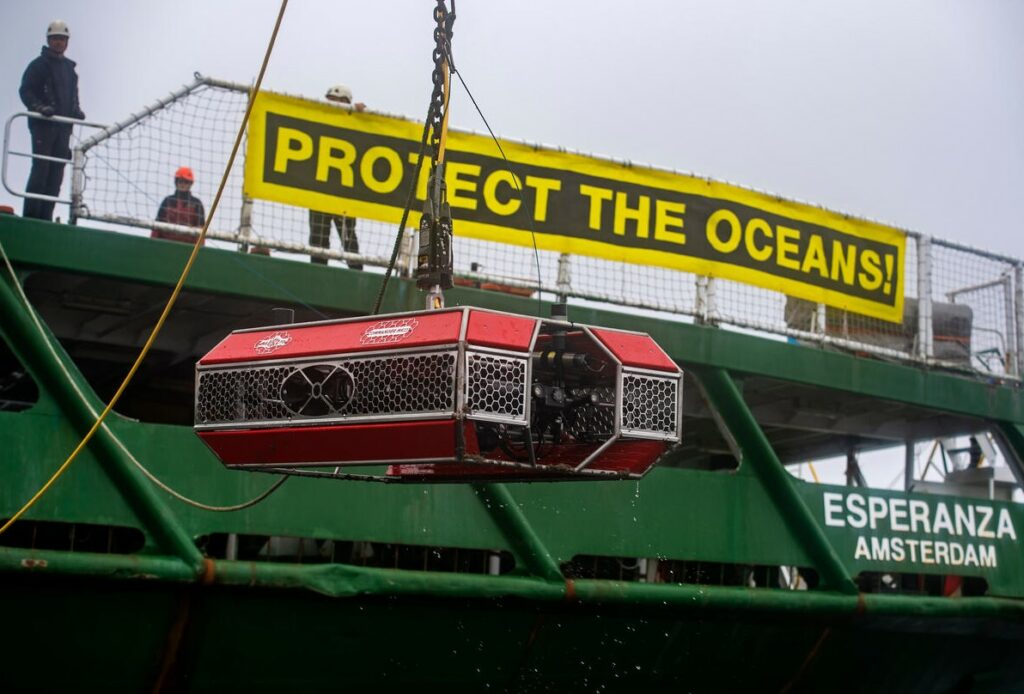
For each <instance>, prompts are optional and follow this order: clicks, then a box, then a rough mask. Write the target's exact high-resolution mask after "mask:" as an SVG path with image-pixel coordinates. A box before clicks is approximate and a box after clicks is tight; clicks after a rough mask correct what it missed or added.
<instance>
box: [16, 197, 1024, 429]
mask: <svg viewBox="0 0 1024 694" xmlns="http://www.w3.org/2000/svg"><path fill="white" fill-rule="evenodd" d="M0 241H2V242H3V243H4V245H5V247H6V248H7V251H8V254H9V255H10V256H11V258H12V259H13V260H15V261H16V262H18V263H20V264H24V265H30V266H37V267H41V268H53V269H57V270H63V271H68V272H75V273H85V274H95V275H101V276H105V277H113V278H120V279H124V280H129V281H135V282H145V283H155V284H163V285H168V286H170V285H172V284H173V283H174V282H175V281H176V280H177V277H178V273H179V272H180V271H181V268H182V266H183V265H184V262H185V258H186V256H187V253H188V247H187V246H186V245H185V244H179V243H174V242H170V241H166V242H161V241H154V240H151V239H148V238H142V237H138V236H130V235H127V234H121V233H112V232H107V231H96V230H91V229H87V228H84V227H67V226H62V225H57V224H50V223H47V222H40V221H36V220H25V219H20V218H17V217H14V216H10V215H8V216H3V217H0ZM226 278H230V280H231V284H229V285H228V284H225V282H226ZM380 282H381V276H380V275H379V274H376V273H372V272H356V271H352V270H345V269H339V268H329V267H320V266H311V265H310V264H309V263H297V262H294V261H290V260H285V259H280V258H266V257H261V256H254V255H242V254H240V253H237V252H234V251H227V250H220V249H214V248H204V249H203V251H202V252H201V254H200V256H199V261H198V262H197V264H196V266H195V269H194V270H193V273H192V275H191V277H190V278H189V282H188V285H187V286H188V288H190V289H194V290H199V291H209V292H216V293H220V294H232V295H240V296H251V297H255V298H261V299H266V300H272V301H281V302H285V303H300V302H301V303H305V304H309V305H313V306H318V307H321V308H323V309H327V310H328V311H333V312H336V313H337V314H339V315H342V314H360V313H366V312H368V311H369V310H370V308H371V306H372V303H373V299H374V298H375V297H376V294H377V289H378V288H379V286H380ZM448 303H449V305H453V306H454V305H464V304H473V305H478V306H483V307H487V308H493V309H497V310H503V311H510V312H513V313H520V314H524V315H537V314H538V311H540V312H546V310H547V307H548V304H546V303H539V302H538V301H536V300H535V299H529V298H523V297H515V296H511V295H507V294H502V293H500V292H490V291H481V290H476V289H465V288H457V289H455V290H452V291H451V292H450V293H449V295H448ZM421 308H422V299H421V297H420V294H419V293H418V292H417V291H416V289H415V286H414V283H412V282H409V281H407V280H394V281H393V283H392V286H391V287H390V288H389V289H388V293H387V298H386V301H385V304H384V306H383V308H382V311H383V312H396V311H406V310H412V309H417V310H418V309H421ZM571 314H572V315H571V318H572V319H573V320H575V321H577V322H581V323H590V324H595V325H606V326H608V327H614V328H623V329H630V330H640V331H645V332H649V333H650V334H651V335H652V336H653V337H654V338H655V339H656V340H658V342H659V343H660V344H661V345H662V347H664V348H665V350H666V351H667V352H668V353H669V354H670V355H671V356H672V358H673V359H675V360H676V361H679V362H680V363H683V364H685V365H696V366H711V367H719V368H723V369H726V370H728V371H731V372H734V373H740V372H745V373H752V374H761V375H764V376H768V377H773V378H779V379H782V380H788V381H793V382H797V383H804V384H808V385H814V386H820V387H824V388H833V389H837V390H845V391H851V392H857V393H862V394H864V395H866V396H870V397H878V398H884V399H888V400H893V401H898V402H905V403H909V404H912V405H918V406H921V407H927V408H934V409H936V410H946V411H949V412H956V413H960V414H964V415H969V416H976V417H984V418H988V419H991V418H998V419H1001V420H1005V421H1009V422H1016V423H1018V424H1024V398H1022V397H1021V391H1020V388H1019V387H1018V386H1017V385H1015V384H1012V383H999V382H983V381H982V380H981V379H980V378H976V377H970V376H967V375H961V374H954V373H943V372H940V371H934V370H926V369H922V368H920V367H916V366H913V365H901V364H892V363H887V362H884V361H881V360H878V359H871V358H861V357H855V356H852V355H849V354H843V353H839V352H830V351H826V350H822V349H817V348H814V347H802V346H798V345H792V344H787V343H784V342H777V341H773V340H766V339H763V338H759V337H755V336H751V335H743V334H739V333H736V332H733V331H729V330H721V329H718V328H711V327H705V326H698V325H690V324H686V323H681V322H676V321H671V320H661V319H654V318H649V317H646V316H641V315H636V314H635V313H633V314H629V313H617V312H612V311H606V310H598V309H594V308H589V307H578V306H573V307H572V309H571Z"/></svg>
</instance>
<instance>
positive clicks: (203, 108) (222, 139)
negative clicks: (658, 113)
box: [78, 78, 1021, 376]
mask: <svg viewBox="0 0 1024 694" xmlns="http://www.w3.org/2000/svg"><path fill="white" fill-rule="evenodd" d="M247 99H248V91H247V89H246V88H245V87H243V86H239V85H229V84H226V83H221V82H216V81H213V80H208V79H205V78H198V79H197V81H196V82H195V83H194V84H192V85H190V86H189V87H186V88H183V89H182V90H179V91H178V92H176V93H175V94H172V95H171V96H170V97H169V98H166V99H163V100H161V101H160V102H159V103H158V104H156V105H154V106H153V107H150V108H149V109H146V110H145V111H144V112H142V113H140V114H136V115H134V116H132V117H131V118H130V119H128V120H127V121H125V122H124V123H122V124H119V125H117V126H113V127H112V128H110V129H108V131H106V132H105V133H101V135H100V136H97V137H96V138H94V139H93V140H91V141H86V142H85V143H82V144H80V145H79V146H80V147H81V148H82V150H83V151H84V155H85V157H84V186H83V188H82V189H81V190H80V191H79V193H80V196H81V197H80V199H81V206H80V207H79V208H78V216H79V217H82V218H89V219H94V220H99V221H105V222H111V223H115V224H121V225H127V226H132V227H136V228H142V229H148V228H150V227H152V226H153V221H152V220H153V219H154V218H155V216H156V211H157V209H158V207H159V205H160V202H161V200H162V199H163V197H164V196H166V195H170V194H171V193H172V192H173V190H174V183H173V176H174V171H175V170H176V169H177V168H178V167H181V166H188V167H190V168H191V169H192V170H193V172H194V173H195V178H196V181H195V184H194V186H193V190H192V192H193V194H195V195H196V196H197V197H199V199H200V200H202V201H203V202H204V204H206V205H207V211H209V209H208V206H209V204H210V203H211V202H212V200H213V196H214V192H215V190H216V187H217V184H218V183H219V181H220V176H221V175H222V172H223V170H224V168H225V167H226V165H227V160H228V156H229V153H230V151H231V147H232V144H233V142H234V138H235V134H236V132H237V128H238V125H239V123H240V122H241V119H242V118H243V116H244V113H245V107H246V102H247ZM243 152H244V146H243ZM243 171H244V165H243V161H242V156H240V157H239V160H238V161H236V164H235V166H234V168H233V170H232V172H231V175H230V178H229V181H228V187H227V189H226V191H225V195H224V198H223V199H222V201H221V204H220V209H219V210H218V212H217V216H216V218H215V219H214V220H213V223H212V224H211V227H210V237H211V239H212V240H211V242H210V244H211V245H213V246H219V247H225V248H238V249H240V250H246V249H247V250H249V251H250V252H252V251H257V252H273V254H274V255H275V256H276V257H286V258H291V259H294V260H298V261H303V262H308V260H309V259H310V257H311V256H317V257H319V258H326V259H329V260H330V262H331V263H332V264H342V263H344V262H346V261H347V262H349V264H355V263H358V264H361V265H365V269H367V270H368V271H380V268H383V267H384V266H386V264H387V262H388V259H389V258H390V255H391V249H392V246H393V244H394V239H395V234H396V228H395V226H394V225H388V224H383V223H381V222H376V221H371V220H364V219H359V220H356V230H355V232H356V237H357V240H358V251H356V250H355V247H354V246H352V245H349V246H343V245H342V239H341V233H342V230H341V229H338V228H331V229H330V235H331V239H330V248H329V249H323V248H319V247H316V246H313V245H311V238H310V226H311V225H310V211H309V210H306V209H303V208H300V207H295V206H290V205H284V204H280V203H276V202H268V201H265V200H247V199H245V198H244V196H243V193H242V181H243ZM456 228H457V225H456ZM414 236H415V235H414V234H412V233H411V230H410V231H407V233H406V237H407V244H406V246H405V248H406V250H405V252H404V254H403V256H402V257H403V259H404V260H405V262H408V258H409V257H411V256H412V255H413V251H414V249H413V248H412V243H413V237H414ZM922 243H923V244H924V247H926V248H928V249H930V250H928V252H927V253H926V254H925V256H922V255H921V253H920V248H921V247H922ZM346 248H347V249H348V250H349V251H351V252H350V253H346V252H344V249H346ZM455 258H456V265H455V270H456V274H457V275H459V276H460V277H459V280H458V281H459V283H460V284H467V285H475V286H480V287H483V288H485V289H497V290H501V291H512V292H517V293H521V294H524V295H530V294H533V293H534V290H535V288H536V287H537V286H538V285H539V286H540V287H542V289H543V290H544V291H545V292H547V293H550V294H554V293H556V292H557V293H560V294H563V295H565V296H568V297H573V298H574V301H576V302H580V303H588V304H592V303H594V302H596V303H598V304H613V305H615V306H620V307H621V306H628V307H634V308H641V309H648V310H650V311H652V312H660V313H665V314H670V315H671V316H674V317H676V318H678V319H681V320H687V321H690V320H697V321H701V322H706V323H710V324H718V325H722V326H735V327H738V328H745V329H752V330H756V331H759V332H764V333H770V334H777V335H780V336H783V335H785V336H789V337H790V338H792V339H796V340H798V341H801V342H805V343H812V344H819V345H823V346H826V347H828V348H835V349H843V350H848V351H854V352H866V353H873V354H878V355H882V356H889V357H896V358H901V359H916V360H929V361H930V362H936V363H941V364H942V365H944V366H947V367H950V368H957V369H965V370H972V371H977V372H982V373H988V374H997V375H1000V376H1017V375H1018V374H1019V373H1020V367H1019V364H1018V361H1019V357H1018V347H1017V342H1018V339H1019V338H1018V332H1019V330H1020V326H1019V323H1020V322H1021V321H1020V315H1021V306H1020V305H1019V304H1020V303H1021V302H1020V299H1019V298H1017V297H1018V296H1019V293H1020V289H1021V288H1020V286H1019V283H1020V279H1019V278H1020V264H1019V261H1014V260H1011V259H1006V258H998V257H996V256H993V255H990V254H986V253H983V252H980V251H973V250H971V249H967V248H964V247H960V246H956V245H953V244H948V243H945V242H941V241H937V240H931V241H930V243H929V240H928V239H924V240H923V241H922V239H920V238H919V237H916V236H910V237H908V241H907V252H906V263H905V265H904V268H903V271H904V274H905V278H904V286H905V309H904V319H903V321H902V323H890V322H886V321H881V320H878V319H874V318H870V317H867V316H863V315H859V314H855V313H850V312H847V311H842V310H839V309H834V308H832V307H824V306H823V305H818V304H814V303H812V302H808V301H804V300H801V299H795V298H792V297H787V296H785V295H783V294H781V293H778V292H773V291H769V290H765V289H760V288H757V287H753V286H750V285H745V284H741V283H738V282H733V281H729V280H723V279H711V278H706V277H700V276H695V275H693V274H690V273H685V272H680V271H677V270H669V269H663V268H656V267H647V266H640V265H632V264H628V263H623V262H617V261H611V260H603V259H597V258H589V257H584V256H573V257H571V258H570V257H568V256H564V255H560V254H559V253H556V252H551V251H535V249H533V248H532V247H523V246H515V245H508V244H499V243H494V242H489V241H480V240H475V239H467V238H465V237H456V239H455ZM928 267H930V272H928V271H927V270H926V271H925V272H922V271H921V268H928ZM919 275H921V277H919ZM922 279H923V282H921V281H919V280H922ZM922 286H923V287H924V289H925V292H926V293H925V297H926V298H927V301H925V302H923V304H922V302H920V301H919V299H920V298H921V297H919V296H918V294H919V293H920V287H922ZM922 311H923V312H924V313H925V317H926V318H927V315H928V312H929V311H930V312H931V316H932V319H931V321H930V322H928V321H927V320H926V321H925V322H924V323H922V321H921V317H920V316H921V313H922ZM922 326H927V327H926V328H925V330H924V332H922ZM928 331H930V332H931V339H930V340H928V339H926V337H923V336H926V335H927V333H928Z"/></svg>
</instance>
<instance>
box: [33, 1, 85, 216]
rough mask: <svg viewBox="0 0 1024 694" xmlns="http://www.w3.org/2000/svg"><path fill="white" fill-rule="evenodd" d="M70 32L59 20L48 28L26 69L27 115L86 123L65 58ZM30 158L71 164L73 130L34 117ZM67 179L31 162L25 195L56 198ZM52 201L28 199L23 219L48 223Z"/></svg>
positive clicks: (47, 164)
mask: <svg viewBox="0 0 1024 694" xmlns="http://www.w3.org/2000/svg"><path fill="white" fill-rule="evenodd" d="M70 38H71V32H70V30H69V29H68V25H67V23H66V22H64V21H62V20H59V19H57V20H55V21H52V22H50V25H49V26H48V27H47V28H46V45H45V46H43V50H42V53H41V54H40V55H39V57H38V58H36V59H35V60H33V61H32V62H31V63H29V64H28V67H27V68H25V74H24V75H22V78H21V89H19V90H18V93H19V95H20V96H21V101H22V103H24V104H25V108H27V109H28V110H29V111H34V112H36V113H38V114H40V115H42V116H45V117H46V118H50V117H51V116H65V117H67V118H77V119H79V120H84V119H85V114H84V113H82V108H81V106H79V104H78V73H76V72H75V62H74V61H73V60H69V59H68V58H66V57H64V52H65V51H67V48H68V40H69V39H70ZM28 130H29V133H30V134H31V135H32V153H33V154H39V155H43V156H47V157H56V158H59V159H70V158H71V149H70V147H69V146H68V145H69V143H70V141H71V125H70V124H68V123H57V122H54V121H47V120H42V119H40V118H30V119H29V121H28ZM63 180H64V163H63V162H58V161H48V160H46V159H33V160H32V171H31V172H30V173H29V176H28V183H27V184H26V185H25V191H26V192H28V193H38V194H41V195H50V196H53V197H56V196H58V195H59V194H60V184H61V182H62V181H63ZM53 206H54V203H53V201H50V200H36V199H32V198H25V207H24V211H23V215H24V216H25V217H35V218H37V219H45V220H47V221H49V220H50V219H52V218H53Z"/></svg>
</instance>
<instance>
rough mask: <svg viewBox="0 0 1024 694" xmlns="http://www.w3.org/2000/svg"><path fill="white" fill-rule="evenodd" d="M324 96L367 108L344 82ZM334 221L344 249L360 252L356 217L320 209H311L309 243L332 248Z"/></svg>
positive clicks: (319, 261)
mask: <svg viewBox="0 0 1024 694" xmlns="http://www.w3.org/2000/svg"><path fill="white" fill-rule="evenodd" d="M324 98H325V99H327V100H328V101H330V102H331V103H334V104H340V105H342V106H346V107H348V108H350V109H352V110H354V111H359V112H362V111H364V110H365V109H366V104H364V103H362V102H357V103H355V104H353V103H352V90H351V89H349V88H348V87H346V86H345V85H343V84H336V85H334V86H333V87H331V88H330V89H328V90H327V93H326V94H324ZM332 223H333V224H334V228H335V229H336V230H337V231H338V236H339V237H341V247H342V249H343V250H344V251H345V252H346V253H358V252H359V239H358V238H356V219H355V217H347V216H345V215H336V214H331V213H330V212H320V211H318V210H310V211H309V245H310V246H313V247H315V248H330V247H331V224H332ZM309 260H310V262H312V263H317V264H319V265H326V264H327V258H319V257H317V256H315V255H313V256H310V257H309ZM346 263H347V264H348V266H349V267H350V268H351V269H353V270H362V269H363V264H362V263H360V262H358V261H353V260H348V261H346Z"/></svg>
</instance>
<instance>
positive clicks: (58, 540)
mask: <svg viewBox="0 0 1024 694" xmlns="http://www.w3.org/2000/svg"><path fill="white" fill-rule="evenodd" d="M7 520H8V519H3V520H2V521H0V525H2V524H3V523H6V522H7ZM145 543H146V537H145V535H143V534H142V531H140V530H138V529H136V528H129V527H126V526H121V525H96V524H92V523H65V522H61V521H33V520H19V521H18V522H17V523H15V524H14V525H12V526H11V527H10V528H9V529H8V530H7V532H5V533H4V534H3V535H0V546H3V547H18V548H21V549H41V550H57V551H61V552H93V553H97V554H135V553H136V552H138V551H139V550H141V549H142V547H143V546H144V545H145Z"/></svg>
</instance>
